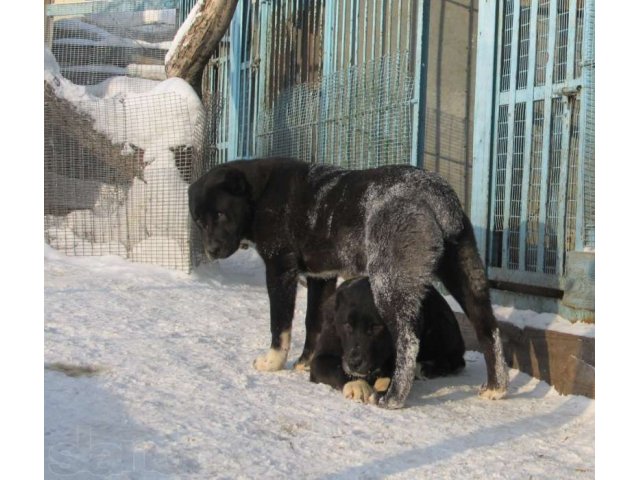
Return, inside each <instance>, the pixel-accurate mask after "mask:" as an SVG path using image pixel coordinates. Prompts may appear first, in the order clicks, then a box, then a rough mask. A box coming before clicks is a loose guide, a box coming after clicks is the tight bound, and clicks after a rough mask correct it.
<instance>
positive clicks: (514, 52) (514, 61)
mask: <svg viewBox="0 0 640 480" xmlns="http://www.w3.org/2000/svg"><path fill="white" fill-rule="evenodd" d="M520 9H521V8H520V0H513V28H512V30H511V60H510V65H511V68H510V70H509V133H508V137H507V138H508V140H507V165H506V179H505V184H504V210H503V227H504V231H503V234H502V267H503V268H504V267H506V266H507V265H508V263H509V262H508V250H509V249H508V241H509V236H510V235H511V229H510V225H509V217H510V215H511V189H512V175H513V143H514V137H515V134H516V132H515V118H516V115H515V101H516V85H517V83H516V82H517V79H518V68H517V65H518V53H519V48H518V45H519V43H520Z"/></svg>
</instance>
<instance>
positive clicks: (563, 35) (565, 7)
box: [553, 0, 569, 83]
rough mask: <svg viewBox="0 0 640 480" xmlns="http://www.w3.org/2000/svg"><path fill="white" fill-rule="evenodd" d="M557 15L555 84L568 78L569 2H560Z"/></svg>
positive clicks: (565, 0) (566, 0)
mask: <svg viewBox="0 0 640 480" xmlns="http://www.w3.org/2000/svg"><path fill="white" fill-rule="evenodd" d="M557 7H558V10H557V14H556V47H555V48H556V49H555V55H554V58H555V62H554V65H553V82H554V83H559V82H563V81H564V80H565V79H566V78H567V52H568V47H569V0H558V6H557Z"/></svg>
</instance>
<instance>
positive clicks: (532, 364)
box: [456, 313, 596, 398]
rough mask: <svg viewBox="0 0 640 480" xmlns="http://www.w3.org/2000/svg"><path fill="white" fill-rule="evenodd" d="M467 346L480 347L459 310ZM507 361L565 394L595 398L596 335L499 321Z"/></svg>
mask: <svg viewBox="0 0 640 480" xmlns="http://www.w3.org/2000/svg"><path fill="white" fill-rule="evenodd" d="M456 317H457V319H458V324H459V325H460V331H461V332H462V337H463V338H464V341H465V346H466V349H467V350H475V351H480V345H479V344H478V340H477V338H476V334H475V330H474V329H473V327H472V326H471V322H469V320H468V319H467V317H466V316H465V315H464V314H462V313H456ZM498 325H499V327H500V333H501V337H502V343H503V349H504V354H505V358H506V360H507V364H508V365H509V366H510V367H511V368H516V369H518V370H520V371H522V372H524V373H526V374H528V375H531V376H532V377H535V378H537V379H539V380H543V381H544V382H546V383H548V384H549V385H551V386H553V387H554V388H555V389H556V390H557V391H558V393H560V394H562V395H583V396H586V397H589V398H595V365H596V363H595V338H593V337H581V336H578V335H571V334H568V333H562V332H556V331H553V330H541V329H537V328H531V327H525V328H523V329H522V328H519V327H517V326H516V325H513V324H512V323H508V322H503V321H498Z"/></svg>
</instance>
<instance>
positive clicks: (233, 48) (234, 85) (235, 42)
mask: <svg viewBox="0 0 640 480" xmlns="http://www.w3.org/2000/svg"><path fill="white" fill-rule="evenodd" d="M243 3H244V2H238V6H237V7H236V11H235V13H234V15H233V18H232V19H231V25H230V27H229V31H230V35H229V37H230V38H229V43H230V51H229V66H230V68H229V70H230V72H229V74H230V75H229V76H230V79H229V80H230V82H229V86H230V92H229V93H230V98H229V138H228V142H229V146H228V152H229V158H231V159H235V158H237V156H238V131H239V128H238V123H239V120H240V102H241V101H242V96H241V92H240V74H241V71H242V55H241V52H242V44H241V43H242V35H241V34H242V13H243V10H244V5H243Z"/></svg>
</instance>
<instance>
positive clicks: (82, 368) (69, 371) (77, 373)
mask: <svg viewBox="0 0 640 480" xmlns="http://www.w3.org/2000/svg"><path fill="white" fill-rule="evenodd" d="M44 368H45V370H51V371H52V372H60V373H64V374H65V375H66V376H67V377H93V376H95V375H98V374H100V373H102V372H103V371H104V369H103V368H102V367H94V366H91V365H72V364H70V363H63V362H54V363H45V364H44Z"/></svg>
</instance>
